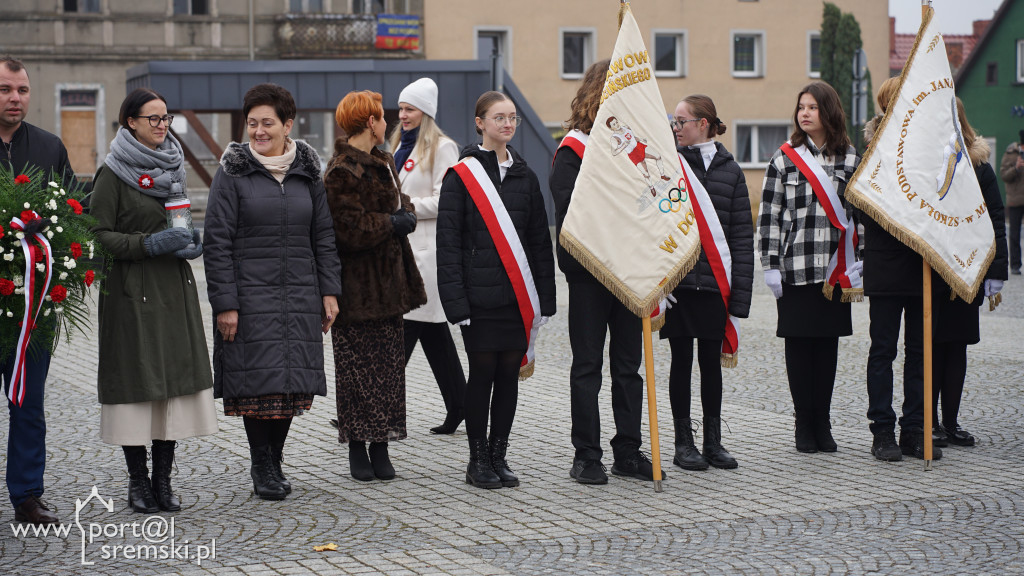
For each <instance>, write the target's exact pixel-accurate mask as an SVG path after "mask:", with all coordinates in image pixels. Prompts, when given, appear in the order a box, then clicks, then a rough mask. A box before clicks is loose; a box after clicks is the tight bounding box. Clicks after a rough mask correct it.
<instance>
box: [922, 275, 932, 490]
mask: <svg viewBox="0 0 1024 576" xmlns="http://www.w3.org/2000/svg"><path fill="white" fill-rule="evenodd" d="M921 263H922V269H923V272H924V276H923V277H922V278H921V286H922V288H923V296H924V297H923V298H922V300H923V301H924V311H923V312H924V314H923V318H924V341H923V344H924V346H923V347H924V469H925V470H931V469H932V267H931V266H930V265H929V264H928V262H927V261H926V260H925V259H924V258H922V259H921Z"/></svg>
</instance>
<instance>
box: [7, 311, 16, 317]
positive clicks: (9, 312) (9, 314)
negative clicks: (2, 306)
mask: <svg viewBox="0 0 1024 576" xmlns="http://www.w3.org/2000/svg"><path fill="white" fill-rule="evenodd" d="M7 317H8V318H14V312H11V311H10V310H8V311H7Z"/></svg>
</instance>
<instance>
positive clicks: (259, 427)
mask: <svg viewBox="0 0 1024 576" xmlns="http://www.w3.org/2000/svg"><path fill="white" fill-rule="evenodd" d="M242 422H243V423H244V424H245V436H246V437H247V438H248V439H249V446H250V447H252V448H260V447H263V446H273V445H277V444H284V441H285V438H287V437H288V429H289V428H291V425H292V418H291V416H289V417H288V418H273V419H269V418H250V417H248V416H243V417H242Z"/></svg>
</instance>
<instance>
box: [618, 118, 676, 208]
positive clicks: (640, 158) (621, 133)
mask: <svg viewBox="0 0 1024 576" xmlns="http://www.w3.org/2000/svg"><path fill="white" fill-rule="evenodd" d="M605 124H606V125H607V126H608V128H610V129H611V131H612V156H618V155H619V154H620V153H621V152H625V153H626V156H627V157H628V158H629V159H630V160H631V161H632V162H633V164H634V165H635V166H636V169H637V170H639V171H640V175H641V176H643V178H644V181H645V182H646V183H647V188H648V189H650V191H651V196H652V197H656V196H657V195H658V191H657V190H656V189H655V188H654V182H653V181H652V180H651V171H650V169H648V168H647V160H648V159H650V160H654V164H655V166H657V168H658V173H659V174H661V179H662V180H665V181H666V182H668V181H671V180H672V179H671V178H669V177H668V176H666V175H665V168H664V167H663V166H662V163H661V155H660V154H658V153H657V152H655V151H654V150H649V149H648V148H647V140H645V139H643V138H640V137H638V136H637V135H635V134H633V129H632V128H630V127H629V126H627V125H625V124H621V123H619V120H618V118H616V117H615V116H609V117H608V120H607V121H605Z"/></svg>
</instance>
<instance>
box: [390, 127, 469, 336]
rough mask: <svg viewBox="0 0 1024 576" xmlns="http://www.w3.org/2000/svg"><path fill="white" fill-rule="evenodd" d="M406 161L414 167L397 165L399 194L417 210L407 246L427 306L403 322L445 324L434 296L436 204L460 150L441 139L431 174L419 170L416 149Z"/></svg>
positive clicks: (449, 140) (435, 289) (439, 305)
mask: <svg viewBox="0 0 1024 576" xmlns="http://www.w3.org/2000/svg"><path fill="white" fill-rule="evenodd" d="M409 158H410V159H412V160H413V161H414V162H415V165H414V166H413V168H412V170H406V169H405V167H404V166H399V167H398V172H399V174H398V178H399V180H400V181H401V182H402V192H405V193H406V194H408V195H409V197H410V198H412V203H413V206H415V207H416V229H415V230H413V232H412V234H409V243H410V244H411V245H412V252H413V255H415V257H416V266H417V267H419V269H420V276H423V285H424V286H425V287H426V289H427V303H426V304H425V305H423V306H420V307H419V308H417V309H415V310H413V311H412V312H409V313H408V314H406V315H405V319H406V320H415V321H417V322H435V323H436V322H446V321H447V320H446V319H445V316H444V310H443V309H442V308H441V299H440V297H439V296H438V294H437V239H436V231H437V201H438V199H439V198H440V197H441V180H443V179H444V174H445V172H447V171H448V168H450V167H451V166H452V165H454V164H455V163H456V162H458V161H459V148H458V146H456V144H455V141H453V140H452V139H450V138H442V139H441V141H440V142H439V143H438V146H437V152H436V153H435V154H434V169H433V170H432V171H430V172H427V171H426V170H424V169H422V168H421V167H420V150H419V148H413V150H412V153H411V154H409ZM407 164H408V162H407Z"/></svg>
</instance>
